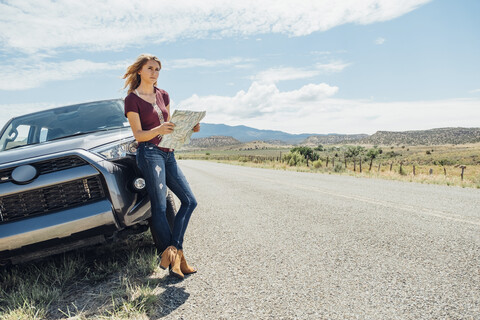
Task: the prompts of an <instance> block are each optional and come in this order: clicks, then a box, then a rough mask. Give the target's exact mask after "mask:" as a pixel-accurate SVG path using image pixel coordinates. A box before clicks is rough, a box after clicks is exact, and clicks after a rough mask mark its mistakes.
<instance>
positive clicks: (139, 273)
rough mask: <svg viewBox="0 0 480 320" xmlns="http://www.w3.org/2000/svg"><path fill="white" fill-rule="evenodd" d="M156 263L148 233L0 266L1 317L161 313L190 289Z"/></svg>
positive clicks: (123, 316) (145, 315)
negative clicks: (40, 259)
mask: <svg viewBox="0 0 480 320" xmlns="http://www.w3.org/2000/svg"><path fill="white" fill-rule="evenodd" d="M159 265H160V261H159V256H158V255H157V253H156V249H155V247H154V245H153V241H152V239H151V236H150V233H149V232H146V233H143V234H139V235H135V236H131V237H129V238H128V239H126V240H122V241H119V242H115V243H111V244H108V245H104V246H98V247H93V248H90V249H84V250H77V251H74V252H72V253H67V254H63V255H58V256H55V257H52V258H48V259H47V260H44V261H36V262H31V263H25V264H21V265H16V266H12V267H0V283H1V290H0V319H5V320H13V319H15V320H17V319H22V320H23V319H150V318H151V317H163V316H165V315H167V314H169V313H170V312H171V311H173V310H175V309H176V308H178V306H179V305H181V304H182V303H183V302H182V301H181V300H182V297H183V300H185V299H186V297H185V295H188V294H186V293H185V292H183V291H182V290H183V289H181V288H176V287H175V286H174V284H175V283H177V281H176V280H175V279H173V278H172V277H169V276H168V275H167V273H166V272H165V271H163V270H161V269H160V268H159ZM172 285H173V286H172ZM176 290H177V291H179V292H176V293H175V292H174V291H176ZM172 293H175V294H174V296H176V298H175V299H173V298H171V297H172Z"/></svg>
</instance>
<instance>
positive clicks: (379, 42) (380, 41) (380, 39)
mask: <svg viewBox="0 0 480 320" xmlns="http://www.w3.org/2000/svg"><path fill="white" fill-rule="evenodd" d="M385 41H386V40H385V38H377V39H376V40H375V44H378V45H380V44H384V43H385Z"/></svg>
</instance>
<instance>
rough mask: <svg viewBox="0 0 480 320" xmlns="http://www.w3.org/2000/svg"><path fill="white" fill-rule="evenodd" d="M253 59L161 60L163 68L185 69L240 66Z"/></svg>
mask: <svg viewBox="0 0 480 320" xmlns="http://www.w3.org/2000/svg"><path fill="white" fill-rule="evenodd" d="M253 61H255V60H254V59H246V58H240V57H233V58H230V59H219V60H207V59H203V58H191V59H176V60H171V61H165V63H163V62H162V65H165V70H169V69H187V68H196V67H208V68H212V67H225V66H234V67H242V66H244V65H245V64H248V63H250V62H253Z"/></svg>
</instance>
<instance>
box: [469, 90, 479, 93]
mask: <svg viewBox="0 0 480 320" xmlns="http://www.w3.org/2000/svg"><path fill="white" fill-rule="evenodd" d="M479 92H480V89H475V90H470V91H469V93H479Z"/></svg>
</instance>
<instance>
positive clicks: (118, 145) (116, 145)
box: [90, 138, 138, 160]
mask: <svg viewBox="0 0 480 320" xmlns="http://www.w3.org/2000/svg"><path fill="white" fill-rule="evenodd" d="M137 146H138V143H137V141H135V139H133V138H132V139H127V140H120V141H116V142H112V143H109V144H106V145H103V146H100V147H96V148H93V149H91V150H90V151H92V152H95V153H96V154H99V155H100V156H102V157H103V158H105V159H107V160H116V159H120V158H125V157H126V156H127V155H129V154H136V153H137Z"/></svg>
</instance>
